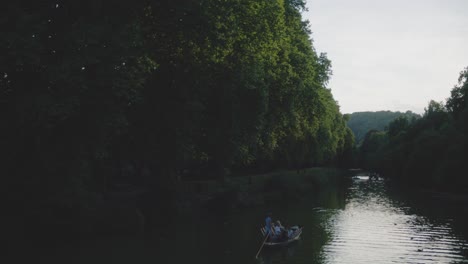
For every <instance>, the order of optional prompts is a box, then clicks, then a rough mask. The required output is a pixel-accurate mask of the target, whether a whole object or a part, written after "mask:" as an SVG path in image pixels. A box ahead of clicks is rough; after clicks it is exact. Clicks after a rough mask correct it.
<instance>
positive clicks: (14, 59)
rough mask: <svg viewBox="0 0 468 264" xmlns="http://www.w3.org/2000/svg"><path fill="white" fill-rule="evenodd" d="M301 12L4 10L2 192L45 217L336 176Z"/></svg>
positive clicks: (113, 5)
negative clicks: (322, 167)
mask: <svg viewBox="0 0 468 264" xmlns="http://www.w3.org/2000/svg"><path fill="white" fill-rule="evenodd" d="M304 8H305V4H304V2H303V1H301V0H274V1H271V0H261V1H258V0H235V1H211V0H210V1H188V0H185V1H132V2H131V3H130V2H129V1H108V0H98V1H80V2H79V3H78V2H76V3H74V2H71V1H16V2H15V1H10V2H9V3H8V4H6V5H4V6H3V7H2V9H1V11H0V12H1V17H0V28H1V30H2V37H1V38H0V50H2V55H1V57H0V73H1V76H0V102H1V104H0V107H1V111H0V115H1V118H2V125H1V129H0V158H1V160H2V161H4V162H3V164H4V168H3V169H4V170H5V171H7V173H3V175H4V177H5V181H6V184H4V185H2V186H5V188H8V192H6V193H8V195H9V196H10V198H11V199H12V201H16V202H17V204H18V203H19V204H22V205H24V206H20V207H21V208H22V209H21V210H23V209H24V210H25V212H29V213H31V212H36V211H37V210H43V209H39V208H50V214H53V212H54V210H55V209H57V208H58V209H60V210H69V209H70V208H72V211H73V210H74V209H73V208H76V207H80V206H84V205H86V206H92V203H93V201H96V199H97V198H96V197H98V196H99V195H100V194H103V193H105V192H106V191H107V190H109V189H112V188H114V187H115V186H116V185H117V184H120V183H125V184H131V185H145V186H152V188H153V187H154V188H156V187H158V186H159V187H161V186H170V185H171V184H172V183H173V182H174V181H175V180H176V179H177V178H179V177H180V176H181V175H187V174H188V175H189V176H190V175H192V176H194V175H197V174H198V175H202V176H210V175H212V176H213V177H221V178H222V177H224V176H226V175H227V174H228V173H229V172H230V171H232V170H240V171H242V170H244V169H247V168H262V169H265V168H277V167H282V168H297V167H302V166H308V165H317V164H332V163H334V164H337V165H343V164H345V163H346V160H347V159H348V158H349V155H350V153H351V152H350V150H351V149H352V148H353V144H354V138H353V135H352V132H351V131H350V130H349V129H348V128H347V126H346V122H345V120H344V118H343V116H342V114H341V113H340V111H339V106H338V105H337V103H336V101H335V100H334V99H333V96H332V94H331V91H330V90H329V89H328V88H326V85H327V82H328V79H329V78H330V75H331V62H330V61H329V60H328V59H327V57H326V54H317V52H316V51H315V50H314V48H313V45H312V41H311V39H310V37H309V33H310V29H309V26H308V23H307V22H305V21H303V20H302V18H301V11H302V10H303V9H304ZM454 103H455V102H454ZM457 104H458V102H457ZM159 187H158V188H159ZM17 204H16V205H17ZM16 207H18V206H16ZM47 210H49V209H47ZM42 213H43V211H42Z"/></svg>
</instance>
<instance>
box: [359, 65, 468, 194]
mask: <svg viewBox="0 0 468 264" xmlns="http://www.w3.org/2000/svg"><path fill="white" fill-rule="evenodd" d="M467 83H468V81H467V71H466V69H465V70H464V71H463V72H462V73H461V74H460V78H459V83H458V85H457V86H455V87H454V88H453V90H452V92H451V97H450V98H448V99H447V102H446V103H445V104H444V103H442V102H435V101H430V102H429V104H428V106H427V108H426V109H425V113H424V115H423V117H422V118H420V119H418V120H409V119H408V118H406V117H399V118H397V119H395V120H394V121H392V122H391V123H390V124H389V125H388V130H387V131H385V132H381V133H383V134H382V139H383V140H382V142H383V143H382V142H381V143H380V144H377V145H378V147H375V146H376V144H375V142H374V141H373V140H371V139H372V138H371V137H366V139H365V140H364V143H363V145H362V146H361V149H360V153H361V154H362V164H364V165H363V166H365V167H367V168H372V169H375V170H379V171H382V172H384V173H386V174H387V175H388V176H391V177H394V178H396V179H399V180H402V181H405V182H406V183H408V184H412V185H417V186H423V187H438V188H450V189H456V190H466V189H467V188H468V178H467V177H466V173H465V172H466V171H467V169H468V167H467V164H466V160H467V158H468V151H467V142H468V136H467V135H468V133H467V130H466V123H467V122H466V121H467V120H468V119H467V118H466V117H467V115H466V113H467V110H468V106H467V105H466V96H467V94H466V87H468V86H467V85H468V84H467ZM369 149H370V150H369ZM369 153H370V155H369Z"/></svg>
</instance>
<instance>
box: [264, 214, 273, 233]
mask: <svg viewBox="0 0 468 264" xmlns="http://www.w3.org/2000/svg"><path fill="white" fill-rule="evenodd" d="M271 222H272V220H271V212H268V213H267V217H266V218H265V229H266V232H265V236H266V235H271V234H270V233H271V228H272V225H271Z"/></svg>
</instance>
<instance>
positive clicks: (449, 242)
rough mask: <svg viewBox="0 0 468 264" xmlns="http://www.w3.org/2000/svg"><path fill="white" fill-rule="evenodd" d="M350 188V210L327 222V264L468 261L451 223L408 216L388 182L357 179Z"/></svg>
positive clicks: (406, 208)
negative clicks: (390, 192) (391, 197)
mask: <svg viewBox="0 0 468 264" xmlns="http://www.w3.org/2000/svg"><path fill="white" fill-rule="evenodd" d="M350 190H351V192H350V194H349V197H348V199H347V202H346V206H345V208H344V209H343V210H338V211H336V210H335V211H334V214H333V215H332V216H331V217H330V218H329V219H328V221H327V222H325V223H324V226H323V227H324V229H326V230H328V231H329V232H330V236H331V240H330V241H329V242H328V243H326V244H325V245H324V247H323V250H322V252H321V255H322V259H323V263H454V262H455V263H460V262H463V263H465V262H466V263H468V261H467V259H466V258H465V257H464V256H463V254H462V252H463V250H464V249H465V248H466V247H467V243H466V241H465V240H460V239H459V238H457V237H455V236H454V235H453V234H452V229H451V227H450V223H445V224H440V223H439V224H434V223H431V221H430V220H429V219H427V218H425V217H423V216H419V215H415V214H407V212H406V211H407V210H408V207H405V206H404V205H403V204H401V203H400V202H398V201H395V200H392V199H390V198H389V196H388V193H387V190H386V188H385V184H384V183H383V182H382V181H371V180H369V179H368V178H367V177H356V178H354V183H353V185H352V187H351V188H350Z"/></svg>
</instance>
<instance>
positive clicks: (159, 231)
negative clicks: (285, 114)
mask: <svg viewBox="0 0 468 264" xmlns="http://www.w3.org/2000/svg"><path fill="white" fill-rule="evenodd" d="M338 178H340V177H337V179H338ZM388 186H389V185H388V184H386V183H385V182H383V181H381V180H374V179H371V180H370V179H368V177H365V176H358V177H355V178H353V179H351V178H348V179H346V180H344V181H343V180H336V181H335V180H333V179H331V180H330V182H325V183H322V185H321V186H320V188H317V190H316V191H315V192H311V194H310V197H308V198H307V199H305V200H303V201H302V202H296V203H278V204H273V205H268V206H265V207H263V208H262V207H260V208H259V207H255V208H250V209H245V208H244V209H242V210H235V211H232V212H228V213H226V214H219V213H216V212H211V213H210V212H198V213H197V214H196V215H186V216H183V217H176V218H175V219H174V220H173V221H171V222H170V223H168V224H167V226H166V225H164V226H158V227H155V228H154V230H155V233H154V234H151V235H149V237H146V238H132V239H129V238H108V239H100V240H92V241H76V242H74V243H64V244H60V245H57V246H53V247H51V246H46V245H44V246H42V247H39V246H41V245H38V247H37V248H35V252H29V254H28V255H31V256H34V258H35V260H37V261H35V262H39V263H87V264H90V263H99V264H102V263H117V264H118V263H122V264H128V263H135V264H141V263H171V264H172V263H175V264H177V263H183V264H186V263H207V264H210V263H213V264H214V263H216V264H218V263H223V264H224V263H228V264H229V263H232V264H238V263H243V264H244V263H251V264H260V263H261V264H270V263H271V264H273V263H275V264H283V263H284V264H286V263H288V264H295V263H307V264H314V263H468V257H467V252H468V244H467V238H468V230H467V225H466V223H467V222H468V219H467V214H466V210H467V206H466V203H465V204H463V203H461V204H460V203H459V204H453V203H448V202H446V201H443V202H441V201H440V200H438V199H430V197H428V196H423V195H421V193H414V192H402V191H401V190H398V189H393V188H390V187H388ZM269 210H271V211H272V212H273V214H274V218H275V219H280V220H282V221H281V222H282V223H283V224H284V225H301V226H304V230H303V233H302V237H301V240H299V241H297V242H295V243H294V244H291V245H289V246H288V247H284V248H279V249H268V248H265V249H264V250H263V251H262V253H261V255H260V258H259V259H255V254H256V252H257V251H258V249H259V247H260V245H261V243H262V241H263V239H262V237H261V235H260V230H259V229H260V227H261V225H262V223H263V220H264V217H265V213H266V212H267V211H269ZM163 231H164V232H163Z"/></svg>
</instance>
